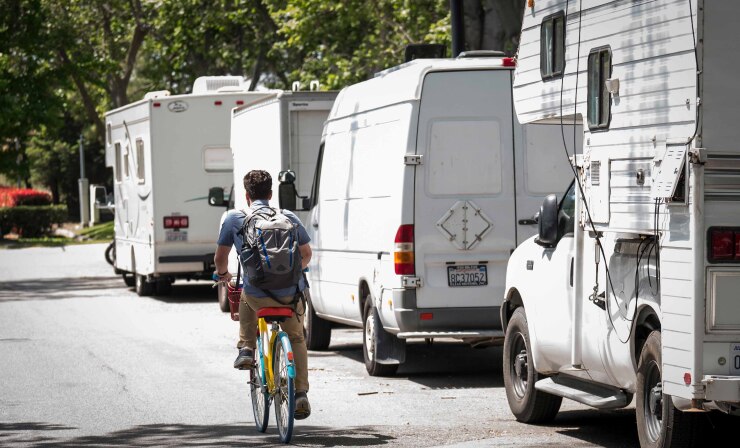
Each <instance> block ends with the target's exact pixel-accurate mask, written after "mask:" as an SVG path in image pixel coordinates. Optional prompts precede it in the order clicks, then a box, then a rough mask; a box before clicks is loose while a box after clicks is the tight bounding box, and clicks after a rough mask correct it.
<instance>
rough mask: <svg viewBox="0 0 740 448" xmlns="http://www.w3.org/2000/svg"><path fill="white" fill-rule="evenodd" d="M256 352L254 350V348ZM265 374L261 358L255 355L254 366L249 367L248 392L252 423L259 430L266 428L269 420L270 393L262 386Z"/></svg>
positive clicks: (262, 430) (263, 430)
mask: <svg viewBox="0 0 740 448" xmlns="http://www.w3.org/2000/svg"><path fill="white" fill-rule="evenodd" d="M255 352H256V350H255ZM264 375H265V370H264V366H263V365H262V358H260V357H259V356H257V357H255V363H254V366H253V367H252V368H251V369H250V376H249V394H250V396H251V398H252V412H253V414H254V425H255V427H256V428H257V431H259V432H265V431H266V430H267V423H268V422H269V421H270V394H269V393H267V390H266V389H265V388H264V386H263V385H264V382H263V381H262V378H263V377H264Z"/></svg>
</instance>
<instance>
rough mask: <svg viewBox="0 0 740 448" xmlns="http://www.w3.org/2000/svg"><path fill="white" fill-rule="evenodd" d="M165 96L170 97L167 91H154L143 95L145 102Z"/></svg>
mask: <svg viewBox="0 0 740 448" xmlns="http://www.w3.org/2000/svg"><path fill="white" fill-rule="evenodd" d="M166 96H170V91H169V90H155V91H154V92H147V93H146V94H145V95H144V99H145V100H153V99H155V98H164V97H166Z"/></svg>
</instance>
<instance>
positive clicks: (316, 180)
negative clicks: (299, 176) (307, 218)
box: [311, 143, 324, 207]
mask: <svg viewBox="0 0 740 448" xmlns="http://www.w3.org/2000/svg"><path fill="white" fill-rule="evenodd" d="M323 158H324V144H323V143H322V144H321V146H320V147H319V158H318V160H317V161H316V171H314V174H313V184H312V185H311V207H314V206H315V205H316V204H318V203H319V184H320V183H321V162H322V159H323Z"/></svg>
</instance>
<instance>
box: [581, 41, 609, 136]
mask: <svg viewBox="0 0 740 448" xmlns="http://www.w3.org/2000/svg"><path fill="white" fill-rule="evenodd" d="M611 74H612V50H611V48H609V47H604V48H597V49H594V50H591V53H589V55H588V103H587V107H586V109H587V115H588V128H589V129H591V130H595V129H608V128H609V120H610V119H611V95H610V94H609V91H607V90H606V80H607V79H609V77H610V76H611Z"/></svg>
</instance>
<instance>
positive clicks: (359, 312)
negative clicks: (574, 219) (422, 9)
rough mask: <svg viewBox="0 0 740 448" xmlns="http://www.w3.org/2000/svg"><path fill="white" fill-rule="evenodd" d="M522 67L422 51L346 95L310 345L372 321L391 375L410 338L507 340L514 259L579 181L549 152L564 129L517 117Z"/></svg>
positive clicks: (378, 352) (376, 362)
mask: <svg viewBox="0 0 740 448" xmlns="http://www.w3.org/2000/svg"><path fill="white" fill-rule="evenodd" d="M513 62H514V61H513V60H512V59H511V58H502V57H491V58H476V59H457V60H449V59H419V60H415V61H413V62H410V63H407V64H404V65H402V66H400V67H396V68H393V69H389V70H387V71H385V72H382V73H379V74H378V75H377V76H376V77H375V78H374V79H371V80H368V81H365V82H362V83H359V84H356V85H353V86H350V87H347V88H345V89H344V90H343V91H342V92H341V93H340V94H339V96H338V97H337V101H336V102H335V104H334V108H333V109H332V112H331V115H330V116H329V120H328V121H327V123H326V125H325V127H324V135H323V142H322V149H321V153H320V155H319V163H318V166H317V170H316V178H315V180H314V184H313V188H312V194H311V200H310V202H311V205H312V209H311V216H310V218H309V223H310V228H309V230H310V231H311V235H312V240H313V241H312V248H313V258H312V259H311V264H310V269H309V280H310V282H311V298H312V300H311V303H310V305H311V307H310V308H311V309H310V312H309V313H308V317H307V319H306V322H307V335H308V344H309V347H311V348H313V349H320V348H325V347H326V346H328V344H329V341H330V337H331V322H336V323H341V324H348V325H351V326H356V327H363V328H364V329H365V332H364V341H365V344H364V356H365V364H366V367H367V370H368V372H369V373H370V374H371V375H385V374H392V373H394V372H395V371H396V369H397V368H398V365H399V364H400V363H402V362H403V361H404V358H405V341H406V340H408V339H415V338H416V339H434V338H443V337H451V338H458V339H465V340H468V341H470V342H471V343H475V344H489V343H492V342H493V341H494V340H495V339H497V338H498V339H502V337H503V333H502V331H501V323H500V321H499V306H500V305H501V297H502V294H503V288H504V278H505V272H506V261H507V260H508V258H509V254H510V253H511V251H512V250H514V248H515V247H516V245H517V244H518V242H521V241H524V240H525V239H527V238H528V237H529V236H531V235H532V234H533V233H534V232H535V230H536V229H535V227H534V225H533V224H535V221H534V220H533V219H532V218H533V215H534V214H535V212H536V211H537V209H538V208H539V204H540V202H541V200H542V198H543V197H544V195H545V194H547V192H549V191H551V189H552V188H553V187H557V188H565V186H567V183H568V182H569V177H570V176H569V175H568V173H569V166H568V163H567V161H566V160H563V159H562V158H560V157H557V156H554V155H552V153H551V152H550V151H549V150H547V149H548V147H549V146H551V145H553V144H554V142H559V141H560V139H561V129H560V127H559V126H539V127H538V126H533V127H531V128H525V127H522V126H520V125H519V124H518V122H517V121H516V117H515V116H514V112H513V110H512V103H511V85H512V78H513V69H514V66H513ZM571 135H572V133H571Z"/></svg>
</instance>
